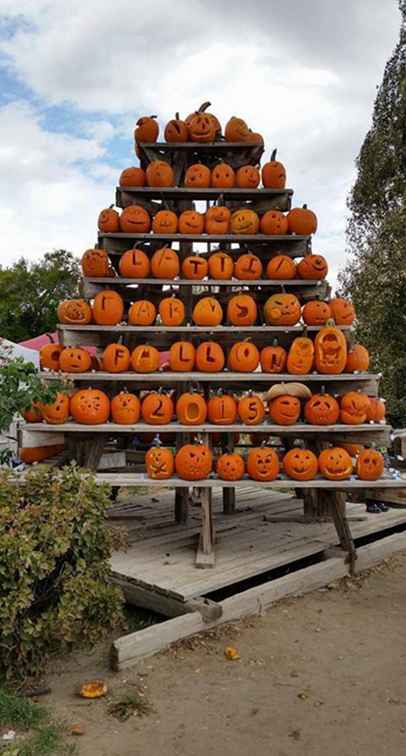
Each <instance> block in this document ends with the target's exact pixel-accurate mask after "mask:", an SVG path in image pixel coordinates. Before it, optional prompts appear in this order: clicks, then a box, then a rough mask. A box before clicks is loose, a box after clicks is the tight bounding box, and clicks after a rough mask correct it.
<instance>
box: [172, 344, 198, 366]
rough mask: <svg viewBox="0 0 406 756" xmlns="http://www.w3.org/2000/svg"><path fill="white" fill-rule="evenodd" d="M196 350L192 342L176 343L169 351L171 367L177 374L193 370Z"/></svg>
mask: <svg viewBox="0 0 406 756" xmlns="http://www.w3.org/2000/svg"><path fill="white" fill-rule="evenodd" d="M195 358H196V349H195V347H194V346H193V344H192V342H191V341H175V343H174V344H172V345H171V348H170V350H169V367H170V369H171V370H173V371H174V372H175V373H186V372H188V373H189V372H190V371H191V370H193V368H194V365H195Z"/></svg>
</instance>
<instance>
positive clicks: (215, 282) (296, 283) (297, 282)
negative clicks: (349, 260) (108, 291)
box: [82, 276, 326, 289]
mask: <svg viewBox="0 0 406 756" xmlns="http://www.w3.org/2000/svg"><path fill="white" fill-rule="evenodd" d="M82 280H83V281H84V282H86V283H92V284H105V285H106V286H109V287H110V286H121V285H127V284H131V285H133V286H199V287H200V286H228V287H239V286H262V287H266V288H269V287H272V288H275V289H280V288H282V287H283V288H287V287H292V286H293V287H295V288H302V287H305V288H306V287H313V286H322V285H323V284H324V283H326V281H325V280H323V281H315V280H313V279H311V280H310V279H307V280H305V279H304V278H291V279H283V280H280V281H276V280H275V279H271V278H260V279H256V280H254V281H253V280H249V281H247V280H241V279H238V278H232V279H227V280H224V281H222V280H219V279H217V278H203V279H202V280H194V281H193V280H189V279H186V278H121V277H120V276H117V277H115V278H91V277H86V276H83V278H82Z"/></svg>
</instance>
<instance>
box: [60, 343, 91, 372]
mask: <svg viewBox="0 0 406 756" xmlns="http://www.w3.org/2000/svg"><path fill="white" fill-rule="evenodd" d="M91 365H92V360H91V357H90V354H89V352H86V349H81V347H65V349H63V350H62V352H61V353H60V355H59V366H60V369H61V370H62V372H63V373H86V372H87V371H88V370H90V368H91Z"/></svg>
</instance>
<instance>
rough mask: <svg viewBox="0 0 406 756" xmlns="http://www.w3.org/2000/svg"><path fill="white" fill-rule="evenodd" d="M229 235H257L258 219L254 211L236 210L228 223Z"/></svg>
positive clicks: (247, 209)
mask: <svg viewBox="0 0 406 756" xmlns="http://www.w3.org/2000/svg"><path fill="white" fill-rule="evenodd" d="M230 227H231V233H233V234H242V235H248V234H257V233H258V229H259V218H258V215H257V214H256V213H255V212H254V210H250V209H249V208H246V207H244V208H241V209H240V210H236V211H235V212H234V213H233V214H232V216H231V221H230Z"/></svg>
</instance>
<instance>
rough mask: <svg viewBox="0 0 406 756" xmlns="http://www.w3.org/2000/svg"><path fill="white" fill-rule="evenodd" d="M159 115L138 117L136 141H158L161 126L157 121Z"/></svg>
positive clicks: (135, 133)
mask: <svg viewBox="0 0 406 756" xmlns="http://www.w3.org/2000/svg"><path fill="white" fill-rule="evenodd" d="M156 118H157V116H156V115H151V116H142V117H141V118H139V119H138V121H137V123H136V126H137V128H136V129H135V130H134V139H135V141H136V142H138V143H140V142H147V143H152V142H156V140H157V139H158V134H159V126H158V123H157V121H156Z"/></svg>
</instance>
